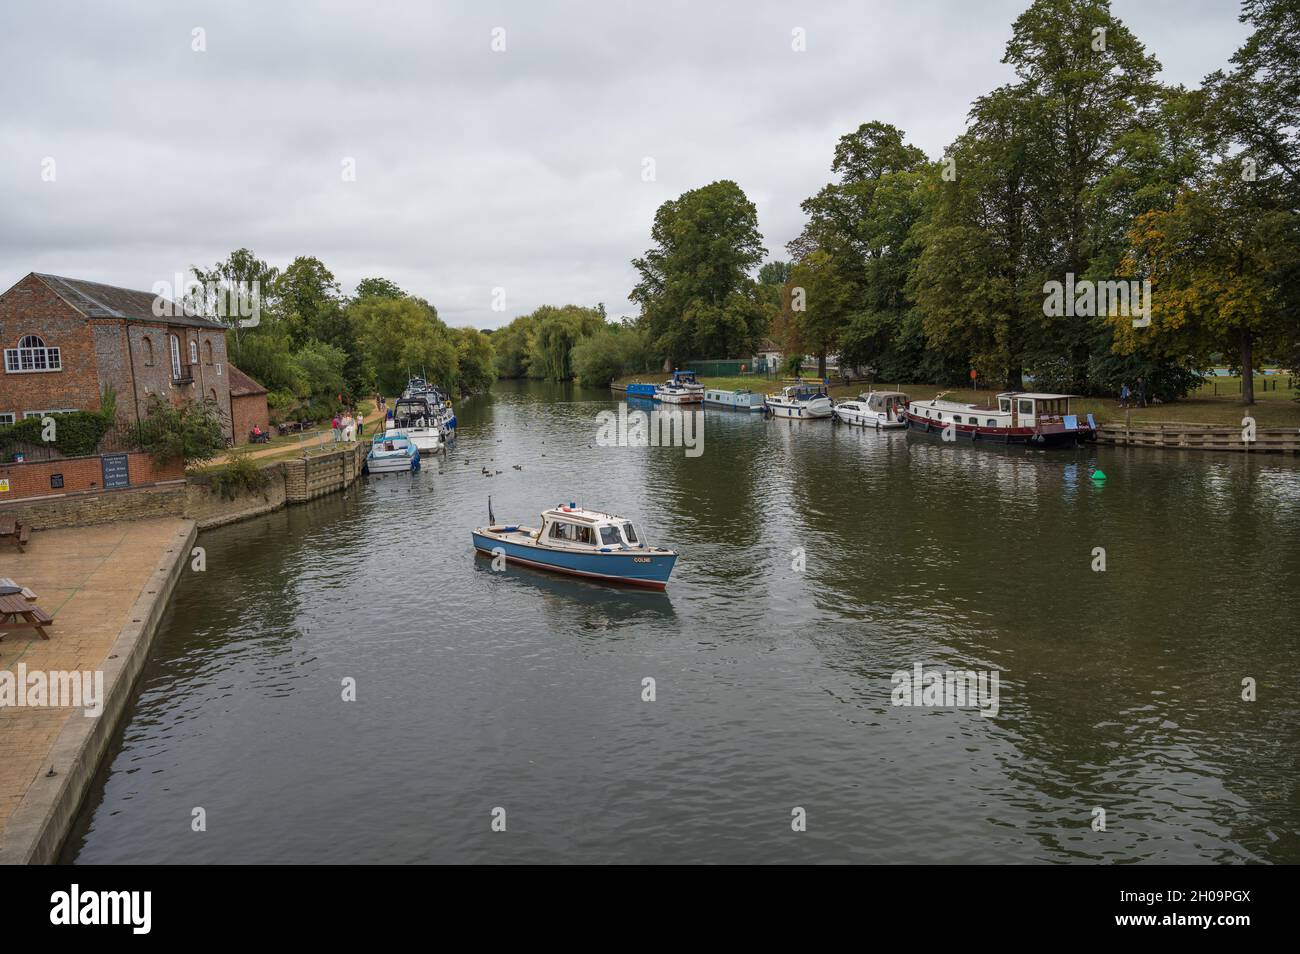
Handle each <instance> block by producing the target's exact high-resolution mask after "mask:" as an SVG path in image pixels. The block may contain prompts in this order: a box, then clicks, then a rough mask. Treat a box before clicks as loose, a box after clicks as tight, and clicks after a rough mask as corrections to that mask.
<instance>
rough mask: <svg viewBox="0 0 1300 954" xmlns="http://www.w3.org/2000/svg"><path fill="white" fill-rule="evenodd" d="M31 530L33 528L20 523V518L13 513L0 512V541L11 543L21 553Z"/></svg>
mask: <svg viewBox="0 0 1300 954" xmlns="http://www.w3.org/2000/svg"><path fill="white" fill-rule="evenodd" d="M31 532H32V528H31V527H29V526H27V525H26V524H23V523H19V522H18V518H17V517H16V516H14V515H13V514H11V513H0V543H11V544H13V545H14V546H16V547H17V548H18V552H19V553H22V552H24V551H23V547H25V546H26V545H27V538H28V537H29V536H31Z"/></svg>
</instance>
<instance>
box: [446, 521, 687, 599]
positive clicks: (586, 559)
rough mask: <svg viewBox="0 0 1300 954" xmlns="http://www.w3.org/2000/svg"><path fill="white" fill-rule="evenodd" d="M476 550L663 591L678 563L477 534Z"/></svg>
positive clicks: (653, 555) (650, 554) (669, 557)
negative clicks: (565, 548) (569, 549)
mask: <svg viewBox="0 0 1300 954" xmlns="http://www.w3.org/2000/svg"><path fill="white" fill-rule="evenodd" d="M472 535H473V537H474V549H476V550H478V551H479V552H480V553H483V554H486V555H488V556H496V555H497V554H496V551H497V550H498V549H499V550H500V551H501V552H502V553H503V554H504V555H505V558H506V561H507V562H509V563H518V564H521V565H523V566H530V567H535V568H537V569H542V570H550V571H552V572H554V573H564V574H567V575H569V576H581V577H586V578H587V579H594V580H602V581H604V582H607V583H624V584H628V585H630V586H644V587H649V588H650V589H656V590H662V589H664V588H665V587H666V586H667V585H668V577H669V576H670V575H671V574H672V572H673V566H674V565H675V564H676V563H677V554H676V553H672V552H655V551H650V550H646V551H637V550H632V551H628V552H626V553H624V552H612V553H600V552H590V553H582V552H573V551H565V550H559V549H552V548H549V547H542V546H537V545H536V544H525V543H519V542H516V541H514V540H510V539H508V538H507V537H506V535H499V534H495V533H491V532H486V533H485V532H480V531H477V530H476V531H474V532H473V534H472Z"/></svg>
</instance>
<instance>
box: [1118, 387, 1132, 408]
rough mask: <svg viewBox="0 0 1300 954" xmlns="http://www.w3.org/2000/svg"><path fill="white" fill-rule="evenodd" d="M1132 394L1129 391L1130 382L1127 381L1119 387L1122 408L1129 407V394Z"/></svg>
mask: <svg viewBox="0 0 1300 954" xmlns="http://www.w3.org/2000/svg"><path fill="white" fill-rule="evenodd" d="M1130 393H1131V392H1130V391H1129V389H1128V382H1127V381H1125V382H1124V383H1123V384H1121V385H1120V386H1119V406H1120V407H1128V399H1129V394H1130Z"/></svg>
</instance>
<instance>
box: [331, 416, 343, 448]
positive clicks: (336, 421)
mask: <svg viewBox="0 0 1300 954" xmlns="http://www.w3.org/2000/svg"><path fill="white" fill-rule="evenodd" d="M330 427H331V428H333V429H334V443H336V444H337V443H338V442H339V428H340V427H341V425H340V424H339V419H338V418H337V417H336V418H334V420H332V421H330Z"/></svg>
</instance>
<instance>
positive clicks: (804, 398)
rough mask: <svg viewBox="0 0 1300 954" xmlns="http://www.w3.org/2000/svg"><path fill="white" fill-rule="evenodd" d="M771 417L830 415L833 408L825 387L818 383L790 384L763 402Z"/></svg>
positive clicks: (800, 417) (821, 416)
mask: <svg viewBox="0 0 1300 954" xmlns="http://www.w3.org/2000/svg"><path fill="white" fill-rule="evenodd" d="M764 403H765V404H766V406H767V410H768V413H770V414H771V415H772V416H773V417H793V418H799V419H805V418H808V419H811V418H824V417H830V416H831V413H832V409H833V405H832V403H831V399H830V396H829V395H828V394H827V393H826V387H825V386H824V385H823V384H820V383H800V384H791V385H788V386H787V387H784V388H782V389H781V390H780V391H779V392H777V393H776V394H769V395H768V396H767V399H766V400H765V402H764Z"/></svg>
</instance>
